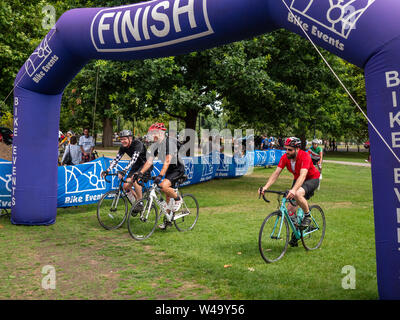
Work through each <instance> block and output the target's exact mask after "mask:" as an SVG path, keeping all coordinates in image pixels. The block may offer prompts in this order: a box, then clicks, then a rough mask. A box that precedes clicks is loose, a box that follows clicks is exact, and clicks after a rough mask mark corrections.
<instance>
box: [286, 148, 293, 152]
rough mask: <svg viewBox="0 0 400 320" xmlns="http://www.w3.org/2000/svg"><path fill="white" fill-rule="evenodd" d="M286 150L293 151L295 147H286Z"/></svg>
mask: <svg viewBox="0 0 400 320" xmlns="http://www.w3.org/2000/svg"><path fill="white" fill-rule="evenodd" d="M285 150H286V151H289V152H293V151H294V148H285Z"/></svg>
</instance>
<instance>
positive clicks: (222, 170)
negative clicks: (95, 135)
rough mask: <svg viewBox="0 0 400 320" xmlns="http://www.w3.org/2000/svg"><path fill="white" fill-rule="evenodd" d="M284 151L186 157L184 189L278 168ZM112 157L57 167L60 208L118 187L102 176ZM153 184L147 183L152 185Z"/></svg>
mask: <svg viewBox="0 0 400 320" xmlns="http://www.w3.org/2000/svg"><path fill="white" fill-rule="evenodd" d="M283 153H284V151H282V150H267V151H261V150H256V151H255V152H248V153H247V154H246V155H245V156H242V157H239V156H228V155H225V154H223V153H219V152H214V153H212V154H209V155H205V156H198V157H183V161H184V162H185V174H186V175H187V176H188V180H187V181H185V182H184V183H183V184H182V186H187V185H191V184H196V183H201V182H205V181H210V180H212V179H214V178H235V177H240V176H243V175H245V174H246V173H247V172H249V170H251V168H252V167H253V166H266V165H276V164H277V163H278V162H279V160H280V158H281V156H282V154H283ZM110 161H111V159H110V158H105V157H102V158H98V159H96V160H93V161H90V162H87V163H83V164H79V165H76V166H62V167H58V186H57V207H58V208H60V207H70V206H79V205H84V204H90V203H97V202H98V201H99V200H100V198H101V197H102V196H103V194H105V193H106V192H108V191H110V190H112V189H116V188H117V187H118V183H119V180H118V177H117V176H109V177H108V178H107V179H108V180H109V181H110V182H106V181H105V180H104V179H103V178H101V176H100V173H101V172H102V171H103V170H105V169H107V168H108V167H109V166H110ZM128 162H129V161H128V160H122V161H120V162H119V163H118V164H117V166H116V168H115V169H113V172H112V173H115V172H117V171H119V170H123V169H124V168H125V166H126V165H127V164H128ZM161 168H162V163H161V162H160V161H155V162H154V168H153V171H152V175H153V176H157V175H158V174H159V172H160V170H161ZM11 169H12V166H11V161H6V160H2V159H0V208H11V201H12V200H11V191H12V175H11ZM151 183H152V182H148V185H150V184H151Z"/></svg>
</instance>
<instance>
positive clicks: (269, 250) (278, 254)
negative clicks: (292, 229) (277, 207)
mask: <svg viewBox="0 0 400 320" xmlns="http://www.w3.org/2000/svg"><path fill="white" fill-rule="evenodd" d="M281 219H283V224H282V228H281V231H280V232H283V234H279V229H280V225H281V221H282V220H281ZM270 225H271V226H272V228H271V226H270ZM274 234H276V235H274ZM288 244H289V224H288V222H287V220H286V219H285V216H284V215H283V214H282V212H280V211H275V212H272V213H271V214H269V215H268V216H267V217H266V218H265V219H264V221H263V223H262V225H261V228H260V233H259V235H258V249H259V251H260V254H261V257H262V258H263V259H264V261H265V262H267V263H272V262H276V261H278V260H280V259H281V258H282V257H283V256H284V255H285V253H286V251H287V248H288Z"/></svg>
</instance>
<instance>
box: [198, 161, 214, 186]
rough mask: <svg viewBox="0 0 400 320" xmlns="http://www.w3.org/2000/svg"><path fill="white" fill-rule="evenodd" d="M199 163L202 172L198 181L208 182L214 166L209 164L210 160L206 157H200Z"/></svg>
mask: <svg viewBox="0 0 400 320" xmlns="http://www.w3.org/2000/svg"><path fill="white" fill-rule="evenodd" d="M201 163H202V167H203V172H202V173H201V179H200V181H205V180H210V179H211V178H212V175H213V173H214V166H213V164H212V163H211V162H210V158H209V157H208V156H203V157H201Z"/></svg>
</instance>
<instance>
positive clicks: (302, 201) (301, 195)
mask: <svg viewBox="0 0 400 320" xmlns="http://www.w3.org/2000/svg"><path fill="white" fill-rule="evenodd" d="M305 196H306V191H305V190H304V188H303V187H302V186H301V187H300V188H299V189H298V190H297V191H296V195H295V196H294V199H295V200H296V202H297V204H298V205H299V206H300V208H302V209H303V211H304V213H307V212H308V211H310V209H309V207H308V202H307V200H306V198H305Z"/></svg>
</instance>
